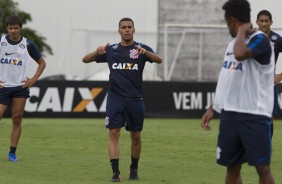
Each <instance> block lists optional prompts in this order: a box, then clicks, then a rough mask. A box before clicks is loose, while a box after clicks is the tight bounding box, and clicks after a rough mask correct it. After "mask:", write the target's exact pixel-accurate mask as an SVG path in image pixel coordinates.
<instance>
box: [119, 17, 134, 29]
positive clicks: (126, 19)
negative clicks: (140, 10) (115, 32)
mask: <svg viewBox="0 0 282 184" xmlns="http://www.w3.org/2000/svg"><path fill="white" fill-rule="evenodd" d="M123 21H130V22H132V25H133V27H134V22H133V20H132V19H131V18H128V17H125V18H122V19H120V21H119V23H118V27H120V23H121V22H123Z"/></svg>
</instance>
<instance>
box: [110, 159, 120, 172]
mask: <svg viewBox="0 0 282 184" xmlns="http://www.w3.org/2000/svg"><path fill="white" fill-rule="evenodd" d="M110 163H111V166H112V170H113V174H114V175H115V174H117V173H118V174H120V172H119V159H111V160H110Z"/></svg>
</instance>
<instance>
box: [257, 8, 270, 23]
mask: <svg viewBox="0 0 282 184" xmlns="http://www.w3.org/2000/svg"><path fill="white" fill-rule="evenodd" d="M262 15H266V16H268V18H269V19H270V21H272V15H271V13H270V12H269V11H267V10H261V11H260V12H258V15H257V20H258V19H259V17H260V16H262Z"/></svg>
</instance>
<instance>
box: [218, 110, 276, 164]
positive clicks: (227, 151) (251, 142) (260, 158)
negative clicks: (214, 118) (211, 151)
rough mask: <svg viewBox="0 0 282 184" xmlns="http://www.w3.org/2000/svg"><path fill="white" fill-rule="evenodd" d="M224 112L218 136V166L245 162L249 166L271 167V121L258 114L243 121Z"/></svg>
mask: <svg viewBox="0 0 282 184" xmlns="http://www.w3.org/2000/svg"><path fill="white" fill-rule="evenodd" d="M223 113H225V114H224V115H223V116H224V118H221V120H220V127H219V135H218V145H217V163H218V164H220V165H224V166H227V167H233V166H236V165H239V164H242V163H244V162H247V163H248V164H249V165H252V166H259V165H268V164H270V160H271V133H270V119H269V118H268V117H265V116H261V115H250V117H249V118H246V117H247V116H246V114H244V119H240V118H238V119H236V118H234V116H233V117H232V116H229V113H230V112H226V111H225V112H223ZM238 114H243V113H238ZM221 115H222V113H221ZM241 117H242V116H241Z"/></svg>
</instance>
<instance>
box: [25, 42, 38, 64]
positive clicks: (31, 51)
mask: <svg viewBox="0 0 282 184" xmlns="http://www.w3.org/2000/svg"><path fill="white" fill-rule="evenodd" d="M27 50H28V53H29V55H30V56H31V57H32V59H34V60H35V61H38V60H39V59H40V58H41V54H40V52H39V51H38V48H37V47H36V46H35V44H34V43H33V42H31V41H29V40H28V41H27Z"/></svg>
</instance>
